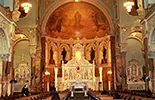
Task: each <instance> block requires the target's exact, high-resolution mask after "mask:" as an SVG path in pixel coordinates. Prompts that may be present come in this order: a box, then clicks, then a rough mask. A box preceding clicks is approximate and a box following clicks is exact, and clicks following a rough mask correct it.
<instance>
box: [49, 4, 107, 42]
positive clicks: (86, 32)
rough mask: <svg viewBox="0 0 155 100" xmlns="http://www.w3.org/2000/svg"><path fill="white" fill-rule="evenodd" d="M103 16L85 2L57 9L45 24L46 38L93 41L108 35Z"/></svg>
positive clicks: (105, 20)
mask: <svg viewBox="0 0 155 100" xmlns="http://www.w3.org/2000/svg"><path fill="white" fill-rule="evenodd" d="M109 31H110V26H109V23H108V20H107V19H106V17H105V15H104V14H103V13H102V12H101V11H100V10H99V9H98V8H97V7H95V6H93V5H91V4H88V3H85V2H78V3H77V2H71V3H67V4H65V5H63V6H60V7H59V8H57V9H56V10H55V11H54V12H53V13H52V14H51V15H50V17H49V19H48V22H47V24H46V33H47V36H50V37H53V38H59V37H60V38H62V39H70V38H73V39H76V38H77V37H78V38H80V39H82V38H86V39H93V38H95V37H98V38H100V37H104V36H107V35H109V33H110V32H109Z"/></svg>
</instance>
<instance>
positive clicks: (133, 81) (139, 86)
mask: <svg viewBox="0 0 155 100" xmlns="http://www.w3.org/2000/svg"><path fill="white" fill-rule="evenodd" d="M126 75H127V84H128V90H145V83H144V81H143V80H142V77H143V69H142V66H140V64H139V62H138V61H137V60H135V59H132V60H130V61H129V66H128V67H127V68H126Z"/></svg>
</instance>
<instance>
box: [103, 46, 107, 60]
mask: <svg viewBox="0 0 155 100" xmlns="http://www.w3.org/2000/svg"><path fill="white" fill-rule="evenodd" d="M106 53H107V50H106V48H105V47H104V46H103V59H102V63H106V62H107V59H106Z"/></svg>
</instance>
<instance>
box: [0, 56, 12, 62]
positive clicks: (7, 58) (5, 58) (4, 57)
mask: <svg viewBox="0 0 155 100" xmlns="http://www.w3.org/2000/svg"><path fill="white" fill-rule="evenodd" d="M9 56H10V54H0V58H2V60H4V61H8V60H9Z"/></svg>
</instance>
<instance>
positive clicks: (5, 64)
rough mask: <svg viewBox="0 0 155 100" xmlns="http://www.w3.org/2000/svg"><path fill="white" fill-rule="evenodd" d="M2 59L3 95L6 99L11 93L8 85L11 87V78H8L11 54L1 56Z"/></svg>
mask: <svg viewBox="0 0 155 100" xmlns="http://www.w3.org/2000/svg"><path fill="white" fill-rule="evenodd" d="M0 57H1V59H2V95H3V96H4V97H5V96H7V95H9V93H10V91H8V90H9V89H8V88H7V85H8V86H9V78H8V77H7V76H8V70H10V69H9V68H10V67H9V66H8V60H9V54H1V55H0Z"/></svg>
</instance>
